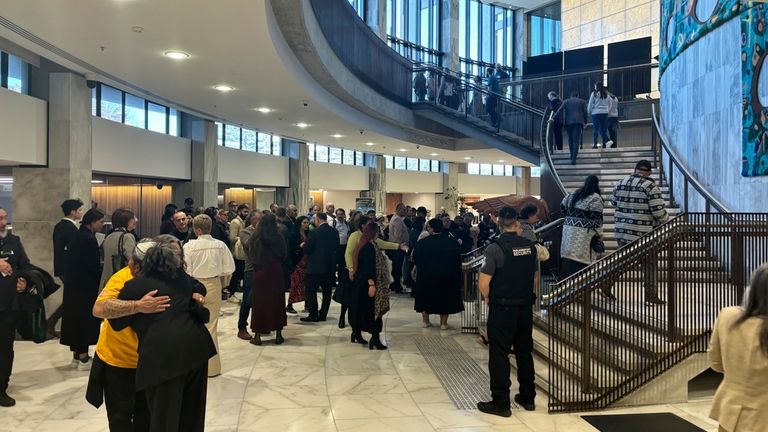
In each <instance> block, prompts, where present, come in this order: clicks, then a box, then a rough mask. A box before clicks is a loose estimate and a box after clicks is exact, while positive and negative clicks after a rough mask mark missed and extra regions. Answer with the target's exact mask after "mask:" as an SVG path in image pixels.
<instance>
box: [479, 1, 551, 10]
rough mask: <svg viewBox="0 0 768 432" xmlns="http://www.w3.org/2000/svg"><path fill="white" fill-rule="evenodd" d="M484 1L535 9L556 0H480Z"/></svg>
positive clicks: (516, 7) (510, 6) (514, 7)
mask: <svg viewBox="0 0 768 432" xmlns="http://www.w3.org/2000/svg"><path fill="white" fill-rule="evenodd" d="M480 1H481V2H483V3H487V4H493V5H498V6H505V7H509V8H513V9H524V10H533V9H538V8H540V7H542V6H546V5H548V4H551V3H553V2H554V1H555V0H480Z"/></svg>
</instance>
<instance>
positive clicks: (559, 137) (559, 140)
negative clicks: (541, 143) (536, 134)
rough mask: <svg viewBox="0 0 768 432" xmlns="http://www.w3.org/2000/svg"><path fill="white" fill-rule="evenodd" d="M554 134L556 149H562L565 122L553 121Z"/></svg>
mask: <svg viewBox="0 0 768 432" xmlns="http://www.w3.org/2000/svg"><path fill="white" fill-rule="evenodd" d="M552 135H553V136H554V138H555V140H554V142H553V145H554V149H557V150H562V149H563V124H562V123H552Z"/></svg>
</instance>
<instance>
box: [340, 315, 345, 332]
mask: <svg viewBox="0 0 768 432" xmlns="http://www.w3.org/2000/svg"><path fill="white" fill-rule="evenodd" d="M346 326H347V323H346V321H344V315H342V316H341V318H339V328H340V329H343V328H344V327H346Z"/></svg>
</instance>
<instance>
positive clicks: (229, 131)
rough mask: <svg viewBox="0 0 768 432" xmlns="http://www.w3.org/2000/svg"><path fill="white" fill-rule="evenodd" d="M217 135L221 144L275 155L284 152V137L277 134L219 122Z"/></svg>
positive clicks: (280, 154) (217, 123)
mask: <svg viewBox="0 0 768 432" xmlns="http://www.w3.org/2000/svg"><path fill="white" fill-rule="evenodd" d="M216 135H217V140H218V144H219V145H220V146H224V147H229V148H235V149H240V150H245V151H251V152H256V153H261V154H268V155H273V156H282V154H283V139H282V138H281V137H279V136H277V135H272V134H268V133H264V132H259V131H257V130H253V129H247V128H243V127H240V126H234V125H231V124H225V123H219V122H216Z"/></svg>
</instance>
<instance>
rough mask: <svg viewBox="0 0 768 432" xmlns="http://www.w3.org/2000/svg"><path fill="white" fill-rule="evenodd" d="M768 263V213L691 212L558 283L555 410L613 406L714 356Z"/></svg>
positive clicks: (552, 317)
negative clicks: (688, 361)
mask: <svg viewBox="0 0 768 432" xmlns="http://www.w3.org/2000/svg"><path fill="white" fill-rule="evenodd" d="M767 260H768V214H739V213H729V214H717V213H687V214H683V215H681V216H678V217H677V218H675V219H673V220H671V221H670V222H668V223H666V224H664V225H662V226H661V227H659V228H657V229H656V230H654V231H653V232H651V233H649V234H647V235H645V236H643V237H641V238H640V239H639V240H637V241H635V242H633V243H631V244H630V245H628V246H626V247H623V248H621V249H619V250H618V251H617V252H615V253H613V254H611V255H609V256H607V257H605V258H602V259H601V260H599V261H597V262H596V263H593V264H592V265H590V266H589V267H587V268H586V269H584V270H582V271H580V272H578V273H576V274H574V275H573V276H571V277H569V278H567V279H564V280H562V281H560V282H558V283H556V284H554V285H552V289H553V295H551V296H550V298H549V300H548V301H547V302H546V304H544V305H543V307H546V308H547V310H548V314H547V318H546V326H547V331H548V333H549V395H550V401H549V410H550V411H552V412H555V411H585V410H593V409H601V408H605V407H607V406H609V405H611V404H612V403H614V402H616V401H618V400H620V399H621V398H623V397H625V396H627V395H629V394H630V393H632V392H633V391H635V390H637V389H638V388H639V387H640V386H642V385H644V384H646V383H648V382H650V381H651V380H653V379H654V378H656V377H658V376H659V375H661V374H662V373H664V372H665V371H667V370H669V369H670V368H671V367H672V366H674V365H675V364H677V363H679V362H680V361H682V360H684V359H685V358H687V357H689V356H691V355H693V354H696V353H704V352H706V350H707V344H708V339H709V337H710V334H711V328H712V324H713V322H714V320H715V317H716V316H717V313H718V311H719V310H720V309H722V308H723V307H726V306H732V305H738V304H740V302H741V301H742V297H743V295H744V290H745V288H746V281H747V280H748V277H749V275H750V274H751V273H752V272H753V271H754V270H755V269H756V268H757V267H758V266H759V265H760V264H761V263H763V262H765V261H767ZM613 297H615V299H612V298H613Z"/></svg>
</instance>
